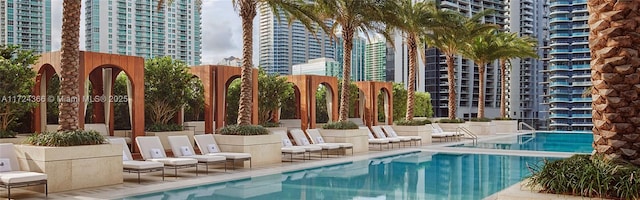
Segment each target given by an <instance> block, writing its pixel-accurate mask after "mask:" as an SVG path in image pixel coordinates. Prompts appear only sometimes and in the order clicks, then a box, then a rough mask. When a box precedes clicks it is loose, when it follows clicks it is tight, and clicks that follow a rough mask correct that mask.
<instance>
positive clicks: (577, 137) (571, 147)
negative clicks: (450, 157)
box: [454, 132, 593, 153]
mask: <svg viewBox="0 0 640 200" xmlns="http://www.w3.org/2000/svg"><path fill="white" fill-rule="evenodd" d="M591 143H593V134H586V133H553V132H542V133H541V132H538V133H530V134H524V135H517V136H515V135H514V136H513V137H507V138H501V139H496V140H490V141H483V142H478V143H477V144H463V145H455V146H454V147H469V148H483V149H507V150H527V151H556V152H571V153H591V151H593V147H591Z"/></svg>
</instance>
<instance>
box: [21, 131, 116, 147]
mask: <svg viewBox="0 0 640 200" xmlns="http://www.w3.org/2000/svg"><path fill="white" fill-rule="evenodd" d="M27 142H28V143H29V144H32V145H36V146H53V147H64V146H78V145H95V144H104V143H105V138H104V136H102V135H100V133H98V132H97V131H84V130H75V131H68V132H43V133H40V134H33V135H31V136H29V137H27Z"/></svg>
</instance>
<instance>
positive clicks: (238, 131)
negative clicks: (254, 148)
mask: <svg viewBox="0 0 640 200" xmlns="http://www.w3.org/2000/svg"><path fill="white" fill-rule="evenodd" d="M219 133H220V134H222V135H269V130H267V129H266V128H264V127H262V126H260V125H243V126H238V125H227V126H225V127H223V128H221V129H220V130H219Z"/></svg>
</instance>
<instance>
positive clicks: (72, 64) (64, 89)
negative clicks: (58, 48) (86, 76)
mask: <svg viewBox="0 0 640 200" xmlns="http://www.w3.org/2000/svg"><path fill="white" fill-rule="evenodd" d="M81 5H82V1H81V0H64V2H63V5H62V8H63V11H62V15H63V17H62V52H61V57H62V58H61V63H60V64H61V65H62V66H61V69H62V72H60V77H61V78H62V80H61V81H60V97H61V98H62V100H61V101H60V105H59V107H58V108H59V110H60V113H59V118H58V123H59V124H60V126H58V131H71V130H76V129H78V128H79V127H78V123H79V122H78V112H79V106H80V103H81V102H80V101H79V99H80V97H79V94H80V93H79V84H78V66H79V65H80V45H79V44H80V41H79V40H80V7H81Z"/></svg>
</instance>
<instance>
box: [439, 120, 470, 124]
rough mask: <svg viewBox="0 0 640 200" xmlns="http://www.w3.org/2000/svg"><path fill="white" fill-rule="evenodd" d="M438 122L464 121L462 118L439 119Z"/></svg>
mask: <svg viewBox="0 0 640 200" xmlns="http://www.w3.org/2000/svg"><path fill="white" fill-rule="evenodd" d="M438 123H458V124H459V123H464V120H462V119H441V120H440V121H438Z"/></svg>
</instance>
